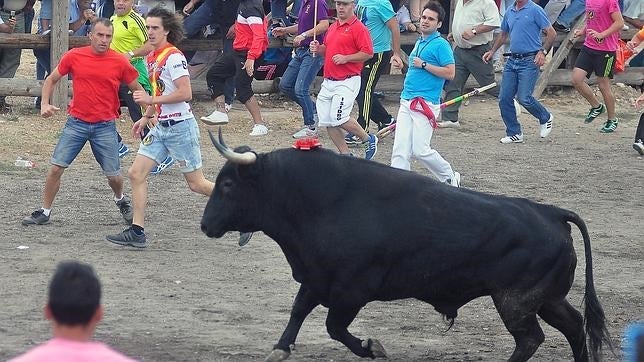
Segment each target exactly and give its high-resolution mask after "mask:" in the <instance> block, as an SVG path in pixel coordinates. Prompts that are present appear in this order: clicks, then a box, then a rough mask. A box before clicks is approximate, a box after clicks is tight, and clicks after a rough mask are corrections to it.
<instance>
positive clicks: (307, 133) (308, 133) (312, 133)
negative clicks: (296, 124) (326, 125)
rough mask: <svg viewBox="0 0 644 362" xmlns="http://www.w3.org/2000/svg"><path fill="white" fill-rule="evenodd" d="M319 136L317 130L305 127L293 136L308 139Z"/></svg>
mask: <svg viewBox="0 0 644 362" xmlns="http://www.w3.org/2000/svg"><path fill="white" fill-rule="evenodd" d="M317 136H318V130H317V129H316V128H312V129H311V128H309V127H308V126H307V127H304V128H302V129H301V130H299V131H297V132H295V133H294V134H293V138H306V137H315V138H317Z"/></svg>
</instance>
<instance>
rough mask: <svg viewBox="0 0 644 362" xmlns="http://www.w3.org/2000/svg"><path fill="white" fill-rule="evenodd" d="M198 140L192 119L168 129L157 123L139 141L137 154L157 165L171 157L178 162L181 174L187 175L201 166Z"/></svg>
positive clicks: (197, 131) (197, 133)
mask: <svg viewBox="0 0 644 362" xmlns="http://www.w3.org/2000/svg"><path fill="white" fill-rule="evenodd" d="M199 139H200V135H199V127H198V126H197V121H196V120H195V119H194V117H190V118H187V119H185V120H183V122H180V123H177V124H175V125H172V126H168V127H163V126H162V125H161V124H160V123H157V125H156V126H155V127H154V128H152V129H151V130H150V132H149V133H148V135H147V136H145V138H143V140H142V141H141V144H140V145H139V152H138V154H140V155H143V156H145V157H147V158H149V159H151V160H154V161H156V162H157V163H161V162H163V160H165V158H166V157H168V156H172V158H174V159H175V160H178V161H179V165H180V167H181V172H182V173H189V172H192V171H195V170H198V169H200V168H201V166H202V162H201V148H200V146H199Z"/></svg>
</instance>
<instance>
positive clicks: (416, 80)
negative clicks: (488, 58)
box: [391, 0, 461, 187]
mask: <svg viewBox="0 0 644 362" xmlns="http://www.w3.org/2000/svg"><path fill="white" fill-rule="evenodd" d="M444 17H445V10H444V9H443V7H442V6H441V4H439V3H438V2H436V1H433V0H430V1H429V2H428V3H427V4H426V5H425V7H424V8H423V12H422V15H421V17H420V27H419V29H420V32H421V34H422V35H421V37H420V38H419V39H418V41H417V42H416V45H415V46H414V49H413V50H412V51H411V53H410V54H409V70H408V71H407V74H406V75H405V83H404V85H403V91H402V93H401V94H400V109H399V110H398V121H397V122H396V137H395V138H394V146H393V148H392V150H391V167H395V168H400V169H403V170H410V169H411V164H410V157H411V156H412V155H413V156H414V157H415V158H416V159H418V161H420V162H421V163H422V164H423V165H424V166H425V167H426V168H427V169H428V170H429V171H430V172H431V173H432V174H433V175H434V176H436V178H437V179H438V180H439V181H441V182H445V183H447V184H448V185H451V186H454V187H459V185H460V180H461V175H460V174H459V173H458V172H455V171H454V169H452V166H451V165H450V164H449V162H447V161H446V160H445V159H444V158H443V157H442V156H441V155H440V154H439V153H438V151H436V150H435V149H433V148H432V147H431V139H432V135H433V133H434V128H436V118H438V116H439V114H440V111H441V109H440V95H441V91H442V89H443V85H444V84H445V81H446V80H452V79H454V74H455V73H456V70H455V69H456V67H455V65H454V54H453V53H452V47H451V46H450V45H449V43H448V42H447V40H445V39H444V38H443V37H441V35H440V33H439V32H438V31H437V29H438V28H439V27H440V26H441V25H442V23H443V19H444Z"/></svg>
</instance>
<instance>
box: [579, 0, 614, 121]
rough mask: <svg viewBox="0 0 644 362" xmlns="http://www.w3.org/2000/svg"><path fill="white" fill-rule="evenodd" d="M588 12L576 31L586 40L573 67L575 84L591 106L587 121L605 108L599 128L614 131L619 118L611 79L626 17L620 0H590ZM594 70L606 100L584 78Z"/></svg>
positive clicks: (587, 2) (592, 119)
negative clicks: (604, 114)
mask: <svg viewBox="0 0 644 362" xmlns="http://www.w3.org/2000/svg"><path fill="white" fill-rule="evenodd" d="M586 14H587V16H586V26H585V27H584V28H582V29H575V31H574V36H575V37H579V36H582V35H583V36H585V40H584V45H583V46H582V48H581V51H580V53H579V55H578V56H577V59H576V60H575V67H574V68H573V70H572V77H571V79H572V84H573V86H575V89H577V91H578V92H579V94H581V95H582V96H583V97H584V98H585V99H586V100H587V101H588V103H590V106H591V108H590V110H589V111H588V115H586V118H585V120H584V121H585V122H586V123H590V122H592V121H594V120H595V118H597V117H598V116H599V115H600V114H602V113H604V112H606V113H607V120H606V122H605V123H604V126H603V127H602V128H601V129H600V132H602V133H611V132H614V131H615V129H616V128H617V124H618V123H619V120H618V119H617V117H616V115H615V95H614V94H613V91H612V89H611V81H610V80H611V79H612V78H613V71H614V68H615V52H616V51H617V47H618V41H619V31H620V30H621V29H622V26H624V19H623V18H622V13H621V12H620V11H619V6H618V4H617V0H587V1H586ZM593 73H595V75H597V84H598V86H599V91H600V92H601V94H602V97H603V98H604V103H600V102H599V100H598V99H597V97H595V94H594V93H593V90H592V89H591V88H590V86H589V85H588V84H587V83H586V82H585V78H590V76H591V75H592V74H593Z"/></svg>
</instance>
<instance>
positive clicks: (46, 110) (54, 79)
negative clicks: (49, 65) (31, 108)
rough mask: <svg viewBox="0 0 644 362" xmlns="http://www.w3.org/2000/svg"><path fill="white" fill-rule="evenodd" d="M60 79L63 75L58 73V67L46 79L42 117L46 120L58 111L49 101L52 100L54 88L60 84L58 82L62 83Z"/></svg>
mask: <svg viewBox="0 0 644 362" xmlns="http://www.w3.org/2000/svg"><path fill="white" fill-rule="evenodd" d="M60 78H62V75H61V74H60V72H59V71H58V67H56V68H54V70H53V71H52V72H51V74H49V76H48V77H47V79H45V82H44V83H43V85H42V91H41V97H42V99H41V102H40V115H41V116H43V117H45V118H47V117H50V116H53V115H54V112H55V111H57V110H58V108H57V107H54V106H52V105H51V104H49V101H50V99H51V94H52V92H53V90H54V87H55V86H56V84H58V81H60Z"/></svg>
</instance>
